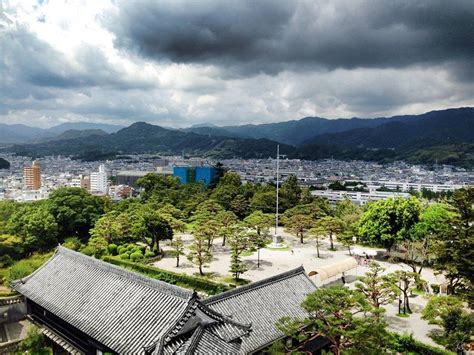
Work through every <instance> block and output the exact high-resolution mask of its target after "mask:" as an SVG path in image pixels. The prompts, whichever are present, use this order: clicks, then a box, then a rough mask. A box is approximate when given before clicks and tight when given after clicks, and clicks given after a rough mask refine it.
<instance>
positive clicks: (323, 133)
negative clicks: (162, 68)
mask: <svg viewBox="0 0 474 355" xmlns="http://www.w3.org/2000/svg"><path fill="white" fill-rule="evenodd" d="M109 132H110V131H109ZM62 134H63V135H62V136H59V135H56V136H55V138H54V140H51V139H49V140H48V141H43V142H38V143H36V144H15V145H13V146H11V147H9V148H7V149H8V150H9V151H12V152H15V153H17V154H24V155H31V156H38V155H49V154H63V155H71V156H74V157H76V158H80V159H102V158H110V157H113V156H116V155H120V154H129V153H162V154H182V153H185V154H186V155H189V156H192V155H200V156H207V157H212V158H217V159H219V158H221V159H223V158H232V157H240V158H267V157H269V156H274V155H275V148H276V144H277V142H279V143H280V150H281V152H282V154H285V155H287V156H288V157H289V158H301V159H322V158H329V157H334V158H339V159H362V160H375V161H379V162H382V163H383V162H389V161H393V160H407V161H410V162H412V163H422V164H424V163H426V164H431V163H434V162H435V161H438V163H440V164H443V163H446V164H454V165H461V166H465V167H468V168H472V167H474V108H458V109H447V110H441V111H432V112H428V113H425V114H422V115H406V116H394V117H381V118H375V119H363V118H352V119H336V120H329V119H324V118H320V117H307V118H303V119H301V120H294V121H287V122H280V123H272V124H262V125H243V126H227V127H215V126H211V127H209V126H207V125H197V126H194V127H190V128H187V129H181V130H177V129H168V128H163V127H160V126H155V125H151V124H148V123H145V122H136V123H134V124H132V125H131V126H129V127H125V128H122V129H120V130H118V131H115V132H111V133H106V132H105V129H104V130H97V128H96V130H91V129H90V128H89V129H88V130H87V131H84V132H81V131H80V130H79V131H72V132H69V133H66V134H65V133H64V131H63V132H62ZM64 135H66V136H64ZM0 141H1V139H0Z"/></svg>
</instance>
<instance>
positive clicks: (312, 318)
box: [277, 286, 391, 354]
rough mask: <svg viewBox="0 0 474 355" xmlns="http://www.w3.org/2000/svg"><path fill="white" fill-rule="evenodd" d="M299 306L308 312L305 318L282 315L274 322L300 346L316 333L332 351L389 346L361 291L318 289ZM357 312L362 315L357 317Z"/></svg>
mask: <svg viewBox="0 0 474 355" xmlns="http://www.w3.org/2000/svg"><path fill="white" fill-rule="evenodd" d="M301 306H302V307H303V309H304V310H306V312H307V313H308V315H307V317H306V318H305V319H304V320H301V319H292V318H289V317H285V318H282V319H281V320H280V321H279V322H278V323H277V327H278V328H279V329H280V330H281V331H282V332H283V333H285V335H287V336H290V337H292V338H295V339H297V340H298V341H299V343H300V344H301V345H300V346H301V347H303V346H304V344H305V343H307V342H309V341H311V340H312V339H314V337H315V336H323V337H325V338H326V339H327V340H328V341H329V342H330V348H331V350H332V351H333V353H335V354H339V353H341V351H348V352H352V353H354V354H357V353H361V352H364V353H369V354H379V353H383V352H385V351H386V349H388V348H389V346H390V343H391V335H390V333H389V332H388V331H387V330H386V327H387V324H386V323H385V321H384V320H383V318H382V317H380V316H379V311H377V310H375V309H373V308H372V307H371V305H370V304H369V303H368V302H367V300H366V298H365V296H364V295H363V294H361V293H360V292H357V291H353V290H349V289H347V288H344V287H339V286H338V287H328V288H320V289H318V290H316V291H315V292H313V293H310V294H309V295H308V296H307V297H306V299H305V300H304V301H303V303H302V305H301ZM359 313H360V314H362V313H363V314H365V317H358V316H357V314H359ZM299 349H300V348H299V347H298V348H296V349H287V350H290V351H291V350H299Z"/></svg>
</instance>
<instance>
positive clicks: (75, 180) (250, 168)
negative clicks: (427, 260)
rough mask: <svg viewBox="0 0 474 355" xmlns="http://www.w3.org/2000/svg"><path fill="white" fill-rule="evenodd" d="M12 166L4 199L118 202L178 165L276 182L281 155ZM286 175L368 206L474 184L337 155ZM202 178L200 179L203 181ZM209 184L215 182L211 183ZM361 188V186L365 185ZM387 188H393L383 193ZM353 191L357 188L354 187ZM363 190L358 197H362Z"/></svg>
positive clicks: (288, 168)
mask: <svg viewBox="0 0 474 355" xmlns="http://www.w3.org/2000/svg"><path fill="white" fill-rule="evenodd" d="M3 157H4V158H5V159H6V160H8V161H9V162H10V164H11V167H10V169H9V170H4V171H1V170H0V178H1V181H0V199H7V200H15V201H18V202H28V201H36V200H42V199H46V198H48V195H49V193H50V192H51V191H53V190H55V189H57V188H59V187H82V188H85V189H86V190H88V191H89V192H91V193H93V194H97V195H103V196H105V195H108V196H109V197H110V198H111V199H112V200H120V199H122V198H126V197H131V196H132V195H134V194H135V195H138V193H139V191H138V190H137V186H136V181H137V180H138V179H139V178H140V177H144V176H145V175H146V174H149V173H155V174H159V175H175V176H176V172H175V171H174V168H177V167H200V166H214V165H215V164H216V163H221V164H222V165H223V166H224V168H225V169H226V170H229V171H234V172H236V173H237V174H239V176H240V179H241V181H242V182H243V183H251V184H256V183H266V184H269V183H271V184H275V183H276V159H275V158H272V157H269V158H268V159H259V160H244V159H231V160H225V159H223V160H220V161H213V160H208V159H204V158H192V159H184V158H183V157H179V156H163V157H160V156H157V155H147V154H144V155H140V154H139V155H132V156H129V157H127V159H117V160H112V161H99V162H83V161H79V160H72V159H70V158H68V157H61V156H57V157H43V158H41V159H39V160H34V161H33V160H31V158H28V157H21V156H14V155H4V156H3ZM279 174H280V179H281V180H283V181H284V180H285V179H286V178H288V177H289V176H291V175H293V176H296V177H297V179H298V183H299V185H301V186H306V187H309V188H311V189H313V190H314V191H313V194H314V195H315V196H323V197H326V198H328V199H329V200H330V201H331V202H336V201H337V200H343V199H344V198H345V197H348V198H350V199H351V200H352V201H353V202H355V203H358V204H362V203H366V202H367V201H369V200H378V199H381V198H386V197H388V196H389V195H384V194H385V193H390V192H391V196H393V197H397V196H402V197H405V198H406V197H408V196H409V192H411V191H416V192H419V193H420V192H422V190H429V191H432V192H435V193H437V192H447V191H454V190H457V189H461V188H465V187H469V186H472V185H474V172H473V171H472V170H466V169H464V168H457V167H454V166H437V167H435V168H426V167H422V166H417V165H410V164H407V163H404V162H396V163H393V164H389V165H381V164H377V163H368V162H364V161H338V160H333V159H327V160H320V161H304V160H290V159H282V160H281V161H280V171H279ZM198 181H199V180H198ZM334 182H340V183H341V184H344V183H346V182H349V183H360V184H361V186H363V189H360V191H357V189H356V191H353V190H354V187H357V186H358V185H354V186H353V187H352V188H351V187H348V189H347V190H346V191H343V192H341V191H340V189H336V190H333V189H331V184H333V183H334ZM207 184H209V181H208V182H207ZM361 186H359V187H361ZM384 188H385V189H386V190H387V191H383V190H384ZM351 190H352V191H351ZM357 193H358V195H357ZM361 194H362V195H361Z"/></svg>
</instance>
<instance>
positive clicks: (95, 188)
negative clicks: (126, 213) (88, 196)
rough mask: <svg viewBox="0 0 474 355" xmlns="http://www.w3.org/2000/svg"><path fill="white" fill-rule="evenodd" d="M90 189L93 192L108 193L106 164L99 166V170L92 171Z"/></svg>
mask: <svg viewBox="0 0 474 355" xmlns="http://www.w3.org/2000/svg"><path fill="white" fill-rule="evenodd" d="M90 191H91V192H92V193H103V194H105V193H107V171H106V170H105V166H104V165H100V166H99V171H98V172H93V173H91V175H90Z"/></svg>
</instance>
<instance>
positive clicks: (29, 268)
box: [6, 253, 51, 283]
mask: <svg viewBox="0 0 474 355" xmlns="http://www.w3.org/2000/svg"><path fill="white" fill-rule="evenodd" d="M50 257H51V253H48V254H34V255H32V256H31V257H29V258H28V259H22V260H19V261H17V262H16V263H14V264H13V265H12V266H11V267H10V268H9V269H8V275H7V276H6V278H7V281H8V283H11V282H12V281H14V280H19V279H22V278H24V277H26V276H28V275H30V274H31V273H33V272H34V271H35V270H36V269H38V268H39V267H40V266H41V265H43V264H44V263H45V261H46V260H48V259H49V258H50Z"/></svg>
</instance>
